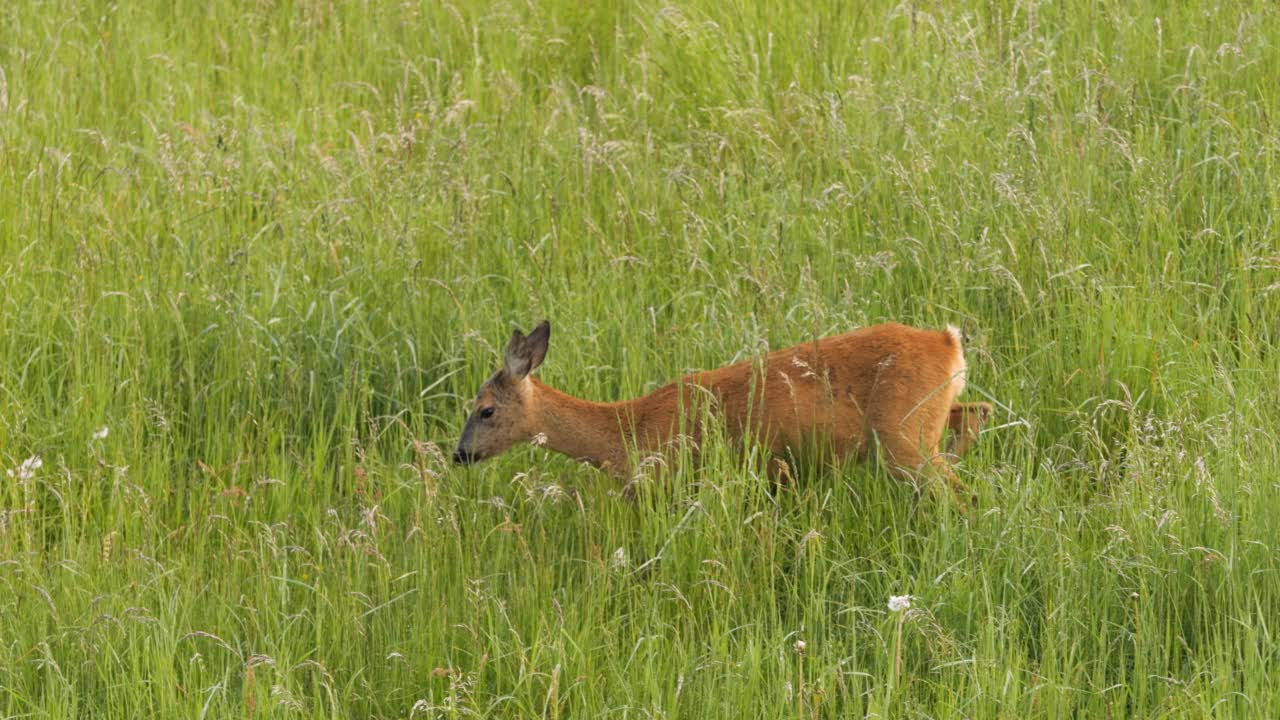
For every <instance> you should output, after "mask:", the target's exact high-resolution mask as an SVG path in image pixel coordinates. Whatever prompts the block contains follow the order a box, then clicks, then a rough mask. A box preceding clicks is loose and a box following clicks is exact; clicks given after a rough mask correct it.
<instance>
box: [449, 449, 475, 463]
mask: <svg viewBox="0 0 1280 720" xmlns="http://www.w3.org/2000/svg"><path fill="white" fill-rule="evenodd" d="M471 460H472V458H471V453H469V452H464V451H463V450H462V448H458V449H457V450H454V451H453V464H454V465H470V464H471Z"/></svg>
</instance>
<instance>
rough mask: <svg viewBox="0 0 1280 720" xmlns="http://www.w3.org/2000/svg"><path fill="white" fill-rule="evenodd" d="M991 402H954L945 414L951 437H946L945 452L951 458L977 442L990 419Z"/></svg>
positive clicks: (960, 454)
mask: <svg viewBox="0 0 1280 720" xmlns="http://www.w3.org/2000/svg"><path fill="white" fill-rule="evenodd" d="M992 412H993V409H992V407H991V403H987V402H974V403H955V404H953V405H952V406H951V411H950V413H949V414H948V416H947V427H949V428H951V437H950V438H948V439H947V448H946V453H947V455H950V456H951V457H953V458H960V457H963V456H964V454H965V453H967V452H969V450H970V449H971V448H972V447H973V446H974V444H975V443H977V442H978V435H979V434H980V433H981V432H982V428H983V427H985V426H986V424H987V421H988V420H990V419H991V413H992Z"/></svg>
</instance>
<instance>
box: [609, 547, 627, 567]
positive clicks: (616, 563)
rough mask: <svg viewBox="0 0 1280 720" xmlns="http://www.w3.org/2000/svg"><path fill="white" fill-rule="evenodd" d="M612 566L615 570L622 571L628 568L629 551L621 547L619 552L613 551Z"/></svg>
mask: <svg viewBox="0 0 1280 720" xmlns="http://www.w3.org/2000/svg"><path fill="white" fill-rule="evenodd" d="M612 564H613V568H614V569H615V570H622V569H623V568H625V567H626V566H627V549H626V548H621V547H620V548H618V549H617V550H614V551H613V563H612Z"/></svg>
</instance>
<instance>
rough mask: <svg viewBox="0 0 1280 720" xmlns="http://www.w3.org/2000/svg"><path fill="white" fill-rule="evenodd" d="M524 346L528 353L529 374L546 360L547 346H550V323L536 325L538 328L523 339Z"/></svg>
mask: <svg viewBox="0 0 1280 720" xmlns="http://www.w3.org/2000/svg"><path fill="white" fill-rule="evenodd" d="M524 344H525V347H526V348H527V349H528V351H529V372H533V371H534V370H537V369H538V367H539V366H540V365H542V361H543V360H546V359H547V346H548V345H550V344H551V323H549V322H547V321H546V320H543V321H542V322H540V323H538V327H536V328H534V329H533V332H531V333H529V337H527V338H525V339H524Z"/></svg>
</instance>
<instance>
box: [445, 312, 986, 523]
mask: <svg viewBox="0 0 1280 720" xmlns="http://www.w3.org/2000/svg"><path fill="white" fill-rule="evenodd" d="M550 339H551V325H550V324H549V323H548V322H547V321H545V320H544V321H542V323H540V324H539V325H538V326H537V327H536V328H535V329H534V331H533V332H531V333H529V335H527V336H526V335H524V334H523V333H521V332H520V331H519V330H516V331H515V333H514V334H513V335H512V336H511V342H510V343H509V344H508V345H507V351H506V362H505V364H504V366H503V367H502V368H501V369H499V370H498V371H497V372H496V373H494V374H493V376H492V377H490V378H489V379H488V380H487V381H486V382H485V383H484V385H482V386H481V387H480V393H479V395H478V396H477V397H476V402H475V409H474V410H473V411H472V413H471V416H470V417H469V418H467V423H466V426H465V427H464V428H463V430H462V437H461V438H460V439H459V441H458V448H457V450H456V451H455V452H454V454H453V460H454V462H455V463H458V464H467V463H472V462H477V461H480V460H485V459H487V458H491V457H493V456H495V455H498V454H500V453H502V452H504V451H506V450H507V449H508V448H510V447H511V446H512V445H513V444H515V443H517V442H521V441H530V440H533V441H535V442H537V443H538V444H540V445H545V446H546V447H548V448H550V449H552V450H555V451H557V452H560V453H563V454H565V455H568V456H569V457H571V458H574V459H576V460H581V461H585V462H588V463H591V464H592V465H595V466H596V467H599V468H602V469H604V470H606V471H608V472H610V473H612V474H614V475H616V476H621V477H627V476H629V475H630V474H631V471H632V463H631V461H630V458H631V457H635V456H636V454H637V453H638V454H654V453H658V454H660V453H662V452H663V451H664V450H667V449H669V448H670V447H671V446H672V444H673V442H674V441H676V440H677V439H678V438H679V437H680V436H682V435H683V436H686V437H689V438H691V439H692V440H693V441H694V443H693V447H694V455H695V456H696V447H697V443H698V440H699V439H700V438H701V436H702V419H705V418H706V417H715V418H716V419H717V421H718V422H722V423H723V427H724V429H725V431H726V432H727V434H728V435H729V437H732V438H735V439H739V440H741V439H744V438H747V437H751V438H754V439H755V440H756V442H759V443H761V444H762V445H763V446H764V447H767V448H768V449H769V450H770V451H771V452H772V453H773V454H774V455H773V460H771V461H770V470H771V472H772V473H773V474H774V475H775V476H777V477H778V478H779V479H786V478H788V477H789V475H790V473H789V469H788V466H787V465H786V463H785V461H782V458H783V457H785V456H787V455H788V454H789V453H791V452H793V451H797V450H799V449H801V447H802V444H803V443H805V442H807V441H811V440H813V439H819V440H821V441H823V442H824V443H825V446H826V447H827V448H829V449H830V450H831V451H833V452H834V454H835V456H836V457H847V456H856V457H860V458H865V457H867V456H869V455H870V454H871V450H872V448H874V447H876V446H878V447H879V451H880V457H881V458H882V459H883V460H884V461H885V463H886V465H887V466H888V468H889V469H890V470H891V471H892V472H893V473H894V474H896V475H898V476H899V477H903V478H909V479H912V480H927V479H933V480H943V481H945V483H946V486H947V487H949V488H950V490H951V492H952V493H953V494H954V495H955V498H956V500H957V502H958V503H959V504H960V506H961V507H965V506H966V505H967V502H968V501H969V499H970V493H969V490H968V489H967V488H966V487H965V485H964V484H963V483H962V482H961V481H960V479H959V478H958V477H956V475H955V473H954V472H953V471H952V469H951V465H950V463H949V462H948V460H947V455H951V456H959V455H962V454H964V453H965V452H967V451H968V450H969V448H970V447H972V445H973V443H974V441H976V439H977V436H978V433H979V432H980V431H981V429H982V427H983V426H984V425H985V424H986V421H987V419H988V418H989V417H990V414H991V405H990V404H989V403H959V404H957V403H955V402H954V401H955V398H956V396H958V395H959V394H960V392H961V391H962V390H963V389H964V385H965V371H966V365H965V360H964V350H963V347H962V340H961V335H960V332H959V331H958V330H956V329H955V328H947V329H946V330H922V329H919V328H913V327H907V326H905V325H899V324H897V323H885V324H883V325H874V326H872V327H867V328H862V329H860V330H855V331H853V332H850V333H846V334H844V335H837V336H833V337H827V338H822V339H819V340H815V341H813V342H809V343H805V344H802V345H796V346H794V347H790V348H786V349H785V350H777V351H775V352H771V353H769V354H767V355H764V356H763V357H757V358H754V359H749V360H744V361H742V362H738V363H734V364H732V365H728V366H725V367H722V368H718V369H716V370H708V371H705V372H699V373H694V374H691V375H687V376H685V377H683V378H681V379H680V380H679V381H677V382H674V383H671V384H669V385H666V386H663V387H661V388H659V389H657V390H655V391H654V392H652V393H650V394H648V395H646V396H644V397H641V398H636V399H634V400H624V401H621V402H611V403H597V402H592V401H590V400H583V399H580V398H576V397H573V396H571V395H567V394H565V393H563V392H560V391H559V390H556V389H555V388H552V387H550V386H548V385H544V384H543V383H542V382H540V381H539V380H538V379H537V378H535V377H533V376H532V375H531V373H532V372H533V371H534V370H536V369H537V368H538V366H539V365H541V364H542V361H543V360H544V359H545V358H546V356H547V345H548V342H549V341H550ZM699 407H701V408H703V409H705V411H706V412H696V411H695V408H699ZM947 427H950V428H951V430H952V437H951V441H950V444H949V446H948V448H947V450H948V453H947V454H944V453H941V452H940V451H939V448H940V443H941V441H942V437H943V434H944V431H945V430H946V428H947ZM934 486H935V487H937V486H938V484H937V483H934Z"/></svg>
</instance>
